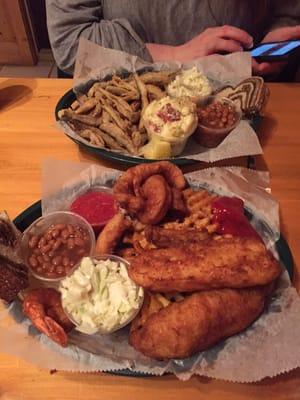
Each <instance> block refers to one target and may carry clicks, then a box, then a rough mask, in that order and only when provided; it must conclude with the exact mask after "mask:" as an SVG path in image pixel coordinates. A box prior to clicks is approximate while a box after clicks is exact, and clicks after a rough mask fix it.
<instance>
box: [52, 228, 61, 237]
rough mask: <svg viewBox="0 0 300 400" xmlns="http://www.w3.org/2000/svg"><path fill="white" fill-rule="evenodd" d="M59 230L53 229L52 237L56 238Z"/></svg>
mask: <svg viewBox="0 0 300 400" xmlns="http://www.w3.org/2000/svg"><path fill="white" fill-rule="evenodd" d="M59 234H60V232H59V230H58V229H53V231H52V237H53V239H56V238H57V237H58V236H59Z"/></svg>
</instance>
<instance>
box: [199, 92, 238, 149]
mask: <svg viewBox="0 0 300 400" xmlns="http://www.w3.org/2000/svg"><path fill="white" fill-rule="evenodd" d="M197 114H198V127H197V129H196V131H195V133H194V138H195V139H196V140H197V142H198V143H199V144H201V145H202V146H204V147H216V146H218V145H219V144H220V143H221V142H222V141H223V140H224V139H225V138H226V137H227V136H228V135H229V133H230V132H231V131H232V130H233V129H235V128H236V127H237V125H238V124H239V123H240V121H241V118H242V112H241V111H240V110H239V109H238V108H237V107H236V105H235V104H234V103H233V102H232V101H231V100H229V99H226V98H217V97H216V96H209V97H207V98H206V99H205V101H204V102H202V103H201V105H199V106H198V107H197Z"/></svg>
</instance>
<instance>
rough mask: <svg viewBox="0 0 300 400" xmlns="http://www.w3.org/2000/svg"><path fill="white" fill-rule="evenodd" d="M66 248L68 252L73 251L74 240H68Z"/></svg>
mask: <svg viewBox="0 0 300 400" xmlns="http://www.w3.org/2000/svg"><path fill="white" fill-rule="evenodd" d="M67 247H68V249H69V250H73V249H74V247H75V242H74V239H72V238H70V239H68V242H67Z"/></svg>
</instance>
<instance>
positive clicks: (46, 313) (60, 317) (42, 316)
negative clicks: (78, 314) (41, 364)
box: [23, 288, 74, 346]
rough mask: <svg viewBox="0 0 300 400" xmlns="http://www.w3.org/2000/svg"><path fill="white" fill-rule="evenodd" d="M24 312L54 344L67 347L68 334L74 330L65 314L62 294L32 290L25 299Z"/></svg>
mask: <svg viewBox="0 0 300 400" xmlns="http://www.w3.org/2000/svg"><path fill="white" fill-rule="evenodd" d="M23 312H24V314H26V315H27V317H28V318H29V319H30V320H31V321H32V323H33V325H34V326H35V327H36V328H37V329H38V330H39V331H41V332H43V333H44V334H45V335H47V336H48V337H49V338H50V339H52V340H53V341H54V342H56V343H58V344H60V345H61V346H66V345H67V342H68V337H67V334H66V332H69V331H70V330H71V329H72V328H73V326H74V325H73V324H72V322H71V321H70V320H69V318H68V317H67V315H66V314H65V312H64V310H63V308H62V305H61V297H60V293H59V292H58V291H57V290H55V289H53V288H40V289H33V290H31V291H30V292H29V293H28V294H27V296H26V297H25V299H24V302H23Z"/></svg>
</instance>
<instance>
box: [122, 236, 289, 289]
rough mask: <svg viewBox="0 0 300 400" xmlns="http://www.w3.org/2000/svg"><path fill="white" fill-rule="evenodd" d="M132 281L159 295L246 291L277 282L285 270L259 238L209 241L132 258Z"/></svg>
mask: <svg viewBox="0 0 300 400" xmlns="http://www.w3.org/2000/svg"><path fill="white" fill-rule="evenodd" d="M128 272H129V276H130V278H131V279H132V280H133V281H134V282H135V283H137V284H138V285H140V286H142V287H143V288H145V289H148V290H151V291H156V292H170V291H179V292H191V291H197V290H206V289H216V288H244V287H252V286H260V285H266V284H268V283H270V282H272V281H273V280H275V279H276V278H277V277H278V276H279V275H280V272H281V267H280V265H279V264H278V262H277V261H276V260H275V258H274V257H273V256H272V254H271V253H270V252H268V250H267V249H266V247H265V245H264V244H263V242H262V241H260V240H259V239H255V238H242V237H231V238H228V237H224V236H221V237H219V238H218V240H215V239H213V238H208V239H206V240H202V241H199V242H194V243H190V244H187V243H185V244H184V246H182V247H179V246H177V247H175V246H174V247H170V248H165V249H153V250H146V251H144V252H142V253H141V254H139V255H138V256H137V257H132V258H130V267H129V270H128Z"/></svg>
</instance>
